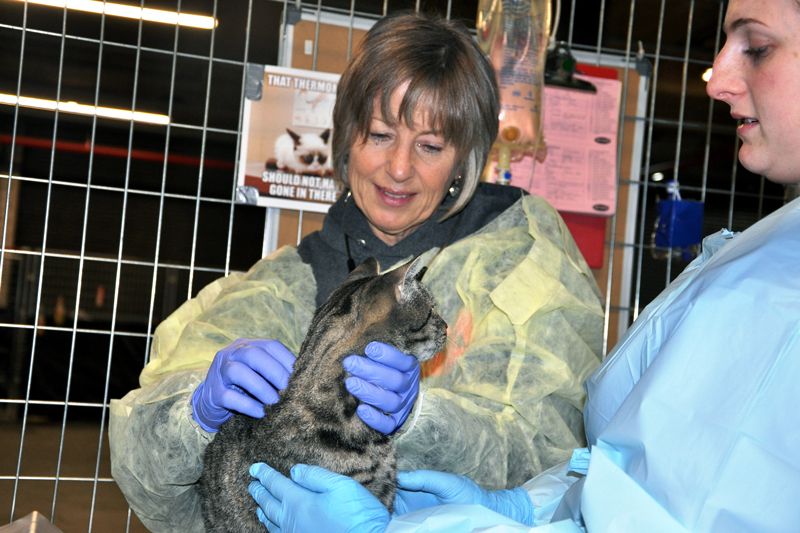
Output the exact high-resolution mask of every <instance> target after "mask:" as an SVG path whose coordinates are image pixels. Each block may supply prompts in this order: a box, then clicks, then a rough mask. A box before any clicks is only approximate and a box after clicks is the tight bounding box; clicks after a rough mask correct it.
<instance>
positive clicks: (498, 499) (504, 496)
mask: <svg viewBox="0 0 800 533" xmlns="http://www.w3.org/2000/svg"><path fill="white" fill-rule="evenodd" d="M397 489H398V490H397V494H396V495H395V498H394V512H395V514H398V515H401V514H405V513H410V512H412V511H416V510H417V509H424V508H426V507H433V506H434V505H443V504H446V503H460V504H473V503H474V504H479V505H483V506H484V507H486V508H487V509H491V510H492V511H495V512H497V513H500V514H501V515H503V516H507V517H509V518H511V519H512V520H516V521H517V522H520V523H522V524H525V525H526V526H532V525H533V503H531V499H530V497H529V496H528V492H527V491H526V490H525V489H523V488H522V487H517V488H516V489H511V490H491V491H487V490H484V489H482V488H480V487H479V486H478V485H477V483H475V482H474V481H472V480H471V479H469V478H468V477H464V476H457V475H455V474H448V473H445V472H436V471H433V470H414V471H411V472H398V473H397Z"/></svg>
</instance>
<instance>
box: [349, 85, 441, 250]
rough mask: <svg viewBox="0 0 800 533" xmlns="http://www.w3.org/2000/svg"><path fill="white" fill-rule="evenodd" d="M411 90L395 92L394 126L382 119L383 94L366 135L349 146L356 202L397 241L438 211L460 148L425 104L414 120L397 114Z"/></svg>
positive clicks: (380, 232) (375, 227)
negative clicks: (432, 119)
mask: <svg viewBox="0 0 800 533" xmlns="http://www.w3.org/2000/svg"><path fill="white" fill-rule="evenodd" d="M406 89H407V84H404V85H401V86H400V87H398V88H397V90H396V91H395V92H394V93H393V94H392V95H391V98H390V108H391V112H392V115H393V116H392V122H394V123H395V124H393V125H390V124H387V123H386V122H384V120H383V118H382V117H381V110H380V98H376V99H375V102H374V104H373V112H372V122H371V123H370V128H369V132H368V134H367V136H366V138H361V139H356V141H355V142H354V143H353V146H352V147H351V150H350V158H349V161H348V166H349V176H348V177H349V180H350V189H351V191H352V194H353V198H354V200H355V202H356V205H357V206H358V207H359V208H360V209H361V211H362V212H363V213H364V215H365V216H366V217H367V220H368V221H369V225H370V227H371V228H372V232H373V233H374V234H375V235H376V236H377V237H378V238H379V239H381V240H382V241H383V242H385V243H386V244H389V245H394V244H396V243H398V242H400V241H401V240H403V239H404V238H405V237H407V236H408V235H410V234H411V233H412V232H414V230H416V229H417V228H418V227H419V226H420V225H421V224H422V223H424V222H425V221H426V220H428V218H430V217H431V215H432V214H433V213H434V211H436V208H437V207H438V206H439V204H441V202H442V199H443V198H444V195H445V193H446V192H447V189H448V188H449V186H450V181H451V175H452V171H453V167H454V165H455V159H456V149H455V147H454V146H453V145H452V144H450V143H448V142H447V141H446V140H445V139H444V137H442V135H441V133H440V132H437V131H436V130H435V129H434V127H433V125H432V124H430V123H429V118H428V116H427V113H425V109H424V105H422V104H419V105H417V107H416V109H415V112H414V123H413V124H405V123H403V122H401V121H400V119H399V118H398V111H399V109H400V103H401V102H402V101H403V95H404V94H405V92H406Z"/></svg>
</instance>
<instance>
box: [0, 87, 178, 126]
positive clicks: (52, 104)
mask: <svg viewBox="0 0 800 533" xmlns="http://www.w3.org/2000/svg"><path fill="white" fill-rule="evenodd" d="M0 104H6V105H19V106H20V107H32V108H35V109H44V110H47V111H55V110H56V109H58V111H59V112H60V113H75V114H78V115H89V116H98V117H102V118H110V119H115V120H127V121H131V120H133V121H134V122H146V123H148V124H161V125H166V124H169V117H168V116H167V115H160V114H158V113H145V112H143V111H132V110H130V109H119V108H116V107H102V106H93V105H87V104H79V103H78V102H56V101H55V100H46V99H44V98H31V97H29V96H20V97H19V98H17V96H16V95H13V94H5V93H0Z"/></svg>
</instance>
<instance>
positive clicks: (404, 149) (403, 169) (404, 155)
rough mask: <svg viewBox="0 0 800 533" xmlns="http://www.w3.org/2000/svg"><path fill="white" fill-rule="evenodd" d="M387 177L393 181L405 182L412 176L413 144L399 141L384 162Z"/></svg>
mask: <svg viewBox="0 0 800 533" xmlns="http://www.w3.org/2000/svg"><path fill="white" fill-rule="evenodd" d="M386 164H387V168H388V172H389V175H390V176H391V177H392V179H393V180H395V181H405V180H407V179H409V178H410V177H412V176H413V175H414V143H413V142H411V141H405V140H403V141H400V142H397V143H396V144H395V146H394V150H392V151H391V152H390V153H389V159H388V161H387V162H386Z"/></svg>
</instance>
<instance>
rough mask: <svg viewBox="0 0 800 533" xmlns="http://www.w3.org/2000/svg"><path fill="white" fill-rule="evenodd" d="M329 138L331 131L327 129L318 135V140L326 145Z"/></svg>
mask: <svg viewBox="0 0 800 533" xmlns="http://www.w3.org/2000/svg"><path fill="white" fill-rule="evenodd" d="M330 136H331V129H330V128H328V129H326V130H325V131H323V132H322V133H320V134H319V138H320V139H322V142H324V143H325V144H328V138H329V137H330Z"/></svg>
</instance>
